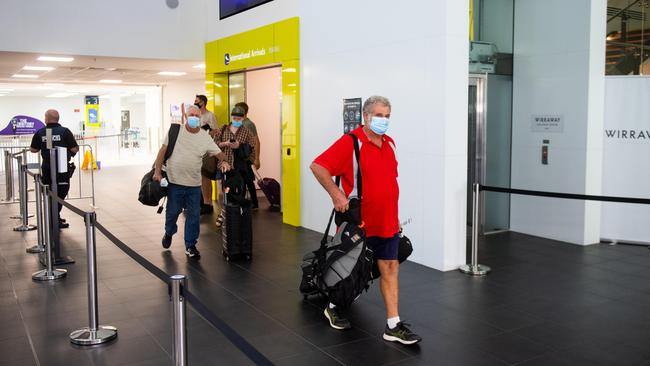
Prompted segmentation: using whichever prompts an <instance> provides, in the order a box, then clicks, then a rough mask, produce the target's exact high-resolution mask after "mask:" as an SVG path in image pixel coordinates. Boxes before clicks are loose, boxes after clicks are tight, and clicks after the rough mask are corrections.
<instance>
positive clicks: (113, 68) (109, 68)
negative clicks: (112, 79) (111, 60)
mask: <svg viewBox="0 0 650 366" xmlns="http://www.w3.org/2000/svg"><path fill="white" fill-rule="evenodd" d="M104 70H106V71H115V70H117V68H115V67H106V68H104Z"/></svg>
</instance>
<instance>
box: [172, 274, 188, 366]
mask: <svg viewBox="0 0 650 366" xmlns="http://www.w3.org/2000/svg"><path fill="white" fill-rule="evenodd" d="M186 284H187V281H186V278H185V276H184V275H173V276H171V284H170V286H171V302H172V327H173V335H174V341H173V342H172V343H173V347H174V349H173V350H172V351H173V357H174V366H186V365H187V329H186V326H187V320H186V319H187V318H186V306H185V296H184V295H183V289H184V288H185V287H186Z"/></svg>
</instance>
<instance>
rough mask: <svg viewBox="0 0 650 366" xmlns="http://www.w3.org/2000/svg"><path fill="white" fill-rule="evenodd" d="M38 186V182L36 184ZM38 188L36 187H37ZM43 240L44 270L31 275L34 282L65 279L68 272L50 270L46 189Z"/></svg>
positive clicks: (49, 199)
mask: <svg viewBox="0 0 650 366" xmlns="http://www.w3.org/2000/svg"><path fill="white" fill-rule="evenodd" d="M38 184H40V182H39V183H38ZM37 187H38V185H37ZM43 188H44V189H43V211H44V212H43V229H42V230H43V240H44V241H45V253H44V254H45V269H44V270H42V271H38V272H35V273H34V274H33V275H32V279H33V280H34V281H52V280H58V279H60V278H63V277H65V276H66V275H67V274H68V271H67V270H65V269H59V268H52V265H53V261H54V259H53V253H52V233H51V231H52V227H51V225H50V215H49V212H50V205H51V198H50V196H49V194H48V191H49V189H48V187H47V186H44V187H43Z"/></svg>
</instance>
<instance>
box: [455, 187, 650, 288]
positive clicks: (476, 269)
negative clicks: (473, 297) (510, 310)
mask: <svg viewBox="0 0 650 366" xmlns="http://www.w3.org/2000/svg"><path fill="white" fill-rule="evenodd" d="M472 189H473V202H472V218H473V219H472V258H471V263H468V264H465V265H462V266H460V268H459V270H460V271H461V272H463V273H467V274H470V275H474V276H484V275H486V274H488V273H489V272H490V267H487V266H484V265H482V264H478V262H477V259H478V238H479V226H480V214H481V212H480V207H481V192H497V193H507V194H517V195H522V196H536V197H550V198H561V199H572V200H582V201H600V202H617V203H634V204H641V205H650V198H633V197H615V196H596V195H590V194H575V193H559V192H544V191H534V190H529V189H514V188H504V187H493V186H484V185H480V184H478V183H474V184H473V187H472ZM648 248H650V246H649V247H648Z"/></svg>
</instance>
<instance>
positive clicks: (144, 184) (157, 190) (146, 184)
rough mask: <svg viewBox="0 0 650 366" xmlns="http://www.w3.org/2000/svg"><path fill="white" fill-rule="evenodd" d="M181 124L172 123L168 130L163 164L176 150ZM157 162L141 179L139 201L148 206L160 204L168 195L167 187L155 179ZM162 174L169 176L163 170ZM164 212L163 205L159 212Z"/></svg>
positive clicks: (165, 176)
mask: <svg viewBox="0 0 650 366" xmlns="http://www.w3.org/2000/svg"><path fill="white" fill-rule="evenodd" d="M180 128H181V125H179V124H178V123H172V125H171V126H169V131H168V132H167V136H168V141H167V143H168V144H169V145H168V146H167V150H166V151H165V157H164V158H163V166H164V165H165V163H166V162H167V159H169V158H170V157H171V156H172V153H173V152H174V147H175V146H176V140H177V139H178V133H179V132H180ZM155 171H156V169H155V163H154V166H153V167H152V168H151V170H150V171H149V172H147V174H145V175H144V177H142V180H141V181H140V191H139V192H138V201H140V203H142V204H143V205H147V206H154V207H155V206H158V204H159V203H160V200H161V199H162V198H163V197H165V196H167V188H165V187H161V186H160V182H157V181H155V180H153V175H154V173H155ZM162 175H163V177H164V178H167V174H166V173H165V171H164V170H163V172H162ZM161 212H162V206H160V208H159V210H158V213H161Z"/></svg>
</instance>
